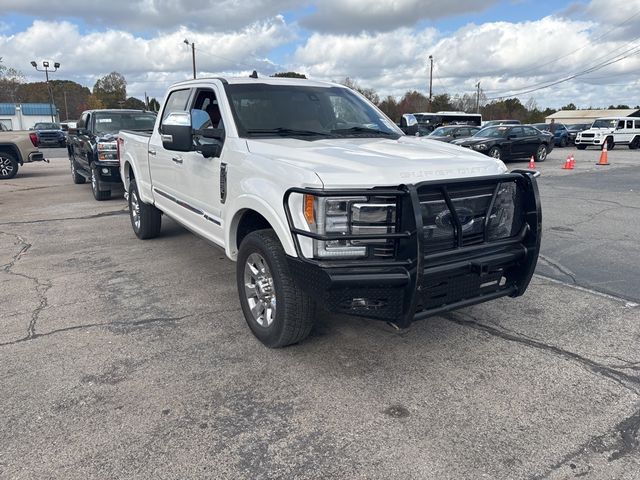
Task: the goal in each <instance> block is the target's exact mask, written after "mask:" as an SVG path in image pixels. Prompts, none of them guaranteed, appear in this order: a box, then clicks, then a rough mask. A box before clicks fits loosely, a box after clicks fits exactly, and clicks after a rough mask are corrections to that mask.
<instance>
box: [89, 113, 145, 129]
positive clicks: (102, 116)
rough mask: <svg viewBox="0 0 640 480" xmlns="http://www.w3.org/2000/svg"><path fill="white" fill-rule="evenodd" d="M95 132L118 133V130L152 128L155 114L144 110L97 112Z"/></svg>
mask: <svg viewBox="0 0 640 480" xmlns="http://www.w3.org/2000/svg"><path fill="white" fill-rule="evenodd" d="M95 122H96V128H95V133H118V132H119V131H120V130H140V131H145V130H153V126H154V125H155V122H156V116H155V115H154V114H153V113H146V112H97V113H96V114H95Z"/></svg>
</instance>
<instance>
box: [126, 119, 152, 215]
mask: <svg viewBox="0 0 640 480" xmlns="http://www.w3.org/2000/svg"><path fill="white" fill-rule="evenodd" d="M150 139H151V132H150V131H149V132H139V131H135V132H134V131H131V130H122V131H120V133H119V134H118V147H119V149H120V176H121V177H122V182H123V183H124V188H125V190H127V191H128V189H129V181H130V180H131V177H132V173H133V176H135V178H136V183H137V185H138V193H139V194H140V198H141V199H142V200H143V201H144V202H146V203H153V194H152V192H151V173H150V170H149V140H150Z"/></svg>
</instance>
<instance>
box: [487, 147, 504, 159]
mask: <svg viewBox="0 0 640 480" xmlns="http://www.w3.org/2000/svg"><path fill="white" fill-rule="evenodd" d="M487 154H488V155H489V156H490V157H492V158H495V159H497V160H500V158H502V151H501V150H500V147H491V149H490V150H489V152H487Z"/></svg>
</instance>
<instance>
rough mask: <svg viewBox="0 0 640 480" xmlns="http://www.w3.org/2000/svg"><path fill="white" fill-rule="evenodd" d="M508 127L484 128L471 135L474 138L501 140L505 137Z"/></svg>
mask: <svg viewBox="0 0 640 480" xmlns="http://www.w3.org/2000/svg"><path fill="white" fill-rule="evenodd" d="M508 131H509V127H503V126H499V127H486V128H483V129H482V130H479V131H477V132H476V133H474V134H473V136H474V137H483V138H501V137H506V136H507V132H508Z"/></svg>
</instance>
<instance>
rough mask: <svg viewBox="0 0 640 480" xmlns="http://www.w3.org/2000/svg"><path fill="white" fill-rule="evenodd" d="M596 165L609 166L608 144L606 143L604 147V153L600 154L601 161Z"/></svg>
mask: <svg viewBox="0 0 640 480" xmlns="http://www.w3.org/2000/svg"><path fill="white" fill-rule="evenodd" d="M596 165H609V162H608V155H607V142H606V141H605V142H604V144H603V145H602V153H601V154H600V161H599V162H598V163H596Z"/></svg>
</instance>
